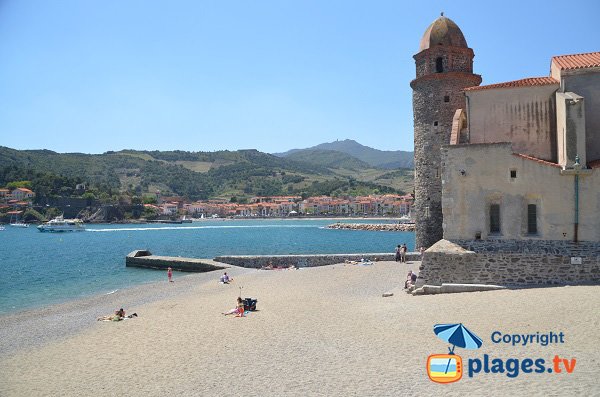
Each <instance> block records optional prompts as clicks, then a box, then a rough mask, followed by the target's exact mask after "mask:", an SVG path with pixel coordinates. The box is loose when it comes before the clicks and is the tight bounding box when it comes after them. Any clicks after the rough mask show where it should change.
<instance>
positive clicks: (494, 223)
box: [490, 204, 500, 233]
mask: <svg viewBox="0 0 600 397" xmlns="http://www.w3.org/2000/svg"><path fill="white" fill-rule="evenodd" d="M490 233H500V204H492V205H490Z"/></svg>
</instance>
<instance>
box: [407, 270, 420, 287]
mask: <svg viewBox="0 0 600 397" xmlns="http://www.w3.org/2000/svg"><path fill="white" fill-rule="evenodd" d="M416 282H417V274H416V273H413V271H412V270H409V271H408V274H407V275H406V281H405V282H404V289H406V288H409V287H411V286H413V285H415V283H416Z"/></svg>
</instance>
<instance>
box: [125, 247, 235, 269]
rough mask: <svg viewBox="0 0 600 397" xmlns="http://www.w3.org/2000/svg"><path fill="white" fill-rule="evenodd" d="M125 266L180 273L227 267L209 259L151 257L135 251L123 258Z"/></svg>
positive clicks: (146, 251)
mask: <svg viewBox="0 0 600 397" xmlns="http://www.w3.org/2000/svg"><path fill="white" fill-rule="evenodd" d="M125 266H127V267H144V268H147V269H160V270H166V269H167V268H169V267H170V268H172V269H173V270H178V271H180V272H212V271H214V270H220V269H224V268H225V267H227V265H225V264H224V263H218V262H215V261H213V260H211V259H194V258H182V257H179V256H158V255H152V253H151V252H150V251H148V250H136V251H133V252H132V253H130V254H129V255H127V256H126V257H125Z"/></svg>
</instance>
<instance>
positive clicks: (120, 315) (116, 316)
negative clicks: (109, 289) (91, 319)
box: [98, 308, 138, 321]
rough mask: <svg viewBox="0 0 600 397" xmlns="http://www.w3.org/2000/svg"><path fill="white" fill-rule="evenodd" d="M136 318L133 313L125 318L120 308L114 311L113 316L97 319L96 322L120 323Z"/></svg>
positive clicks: (135, 314) (123, 311)
mask: <svg viewBox="0 0 600 397" xmlns="http://www.w3.org/2000/svg"><path fill="white" fill-rule="evenodd" d="M137 316H138V315H137V313H133V314H130V315H129V316H126V315H125V310H124V309H123V308H120V309H118V310H115V314H113V315H110V316H102V317H98V321H121V320H124V319H126V318H134V317H137Z"/></svg>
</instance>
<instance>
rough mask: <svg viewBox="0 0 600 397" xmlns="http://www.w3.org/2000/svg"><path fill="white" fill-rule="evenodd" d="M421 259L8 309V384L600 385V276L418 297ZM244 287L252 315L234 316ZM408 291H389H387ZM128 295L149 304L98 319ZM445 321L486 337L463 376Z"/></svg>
mask: <svg viewBox="0 0 600 397" xmlns="http://www.w3.org/2000/svg"><path fill="white" fill-rule="evenodd" d="M409 268H415V269H416V268H418V263H417V262H415V263H409V264H397V263H394V262H379V263H375V264H374V265H371V266H359V265H349V264H338V265H332V266H324V267H320V268H311V269H301V270H279V271H275V270H273V271H264V270H250V269H230V270H228V273H230V274H232V275H233V277H234V282H233V283H231V284H229V285H223V284H220V283H218V282H217V279H218V276H219V275H220V274H219V273H218V272H214V273H205V274H192V275H185V276H183V275H181V274H179V273H176V274H175V282H174V283H171V284H169V283H167V282H166V277H165V282H162V283H155V284H148V285H143V286H140V287H136V288H132V289H129V290H123V291H117V292H115V293H114V294H110V295H103V296H97V297H93V298H87V299H84V300H80V301H75V302H70V303H67V304H63V305H57V306H51V307H48V308H44V309H39V310H33V311H27V312H22V313H17V314H11V315H5V316H1V317H0V337H1V338H0V339H1V341H0V368H2V370H1V371H0V395H2V396H58V395H60V396H92V395H127V396H138V395H139V396H168V395H184V396H242V395H244V396H282V395H285V396H402V395H417V396H418V395H433V394H434V393H436V394H438V393H443V395H456V396H458V395H481V396H483V395H486V396H505V395H548V396H550V395H553V396H554V395H599V394H600V382H598V378H597V374H596V372H597V368H598V367H599V366H600V343H599V342H600V316H599V315H598V308H599V307H600V286H567V287H553V288H535V289H520V290H502V291H494V292H477V293H464V294H453V295H432V296H422V297H413V296H411V295H407V294H405V293H404V292H403V291H402V288H401V287H402V284H403V282H404V279H405V275H406V272H407V271H408V269H409ZM240 287H243V288H242V289H241V293H242V296H244V297H254V298H257V299H258V311H256V312H252V313H250V314H249V315H248V316H247V317H244V318H235V317H233V316H223V315H222V314H221V313H222V312H223V311H226V310H228V309H230V308H233V307H234V306H235V299H236V297H237V296H238V293H239V292H240ZM386 291H393V292H394V296H392V297H388V298H383V297H382V293H383V292H386ZM120 306H123V307H124V308H125V309H126V310H127V311H128V312H129V313H133V312H136V313H137V314H138V315H139V317H137V318H135V319H131V320H127V321H121V322H98V321H96V317H97V316H100V315H103V314H110V313H111V312H112V311H113V310H114V309H116V308H118V307H120ZM438 323H463V324H464V325H466V326H467V327H468V328H469V329H470V330H471V331H473V332H475V333H476V334H477V335H478V336H480V337H481V339H482V340H483V346H482V347H481V348H480V349H479V350H464V349H459V348H457V349H456V351H455V352H456V353H457V354H459V355H461V356H462V358H463V362H464V366H465V374H464V375H463V378H462V379H461V380H460V381H458V382H456V383H452V384H447V385H443V384H436V383H433V382H432V381H431V380H429V378H428V376H427V373H426V369H425V366H426V365H425V364H426V361H427V357H428V356H429V355H430V354H444V353H446V352H447V347H448V343H446V342H444V341H442V340H440V339H438V338H437V337H436V336H435V334H434V333H433V330H432V328H433V325H434V324H438ZM494 331H499V332H501V333H502V334H531V333H533V334H535V333H536V332H539V333H540V334H542V333H549V332H550V331H552V332H554V333H559V332H562V333H563V334H564V343H562V344H551V345H548V346H542V345H540V344H529V345H527V346H512V345H510V344H504V343H493V342H492V341H491V337H490V335H492V333H493V332H494ZM484 355H488V356H489V357H490V359H491V358H501V359H503V360H504V361H506V360H508V359H511V358H512V359H519V360H521V361H522V360H525V359H527V358H532V359H537V358H543V359H545V360H546V362H548V363H549V364H548V366H550V365H551V364H550V362H551V361H552V359H553V358H554V356H555V355H559V356H561V357H562V358H569V359H572V358H576V360H577V361H576V367H575V368H574V370H573V372H572V373H566V372H565V371H564V370H563V371H562V373H560V374H559V373H547V372H544V373H520V374H519V376H517V377H514V378H510V377H508V376H507V375H506V373H504V374H502V373H483V371H482V372H480V373H475V374H473V376H472V377H469V376H468V374H467V373H466V366H467V364H466V362H467V360H468V359H470V358H471V359H474V358H478V359H483V357H484Z"/></svg>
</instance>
